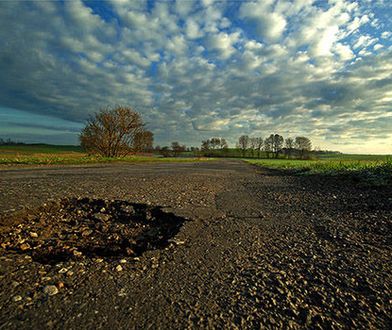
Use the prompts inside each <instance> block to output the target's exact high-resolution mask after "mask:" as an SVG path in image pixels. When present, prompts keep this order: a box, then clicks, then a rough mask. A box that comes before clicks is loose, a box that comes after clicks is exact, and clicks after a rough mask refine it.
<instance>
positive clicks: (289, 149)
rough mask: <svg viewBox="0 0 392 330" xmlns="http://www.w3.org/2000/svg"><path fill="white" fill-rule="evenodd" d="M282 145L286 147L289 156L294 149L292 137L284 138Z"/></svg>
mask: <svg viewBox="0 0 392 330" xmlns="http://www.w3.org/2000/svg"><path fill="white" fill-rule="evenodd" d="M284 146H285V148H286V154H287V157H288V158H290V157H291V154H292V153H293V149H294V139H293V138H290V137H289V138H287V139H286V140H284Z"/></svg>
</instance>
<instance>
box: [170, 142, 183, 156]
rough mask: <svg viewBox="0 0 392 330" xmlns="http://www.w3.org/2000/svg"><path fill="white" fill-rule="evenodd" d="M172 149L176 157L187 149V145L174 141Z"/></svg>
mask: <svg viewBox="0 0 392 330" xmlns="http://www.w3.org/2000/svg"><path fill="white" fill-rule="evenodd" d="M171 149H172V150H173V154H174V157H177V156H178V155H179V154H180V153H181V152H184V151H185V150H186V146H185V145H180V144H179V143H178V142H177V141H175V142H172V144H171Z"/></svg>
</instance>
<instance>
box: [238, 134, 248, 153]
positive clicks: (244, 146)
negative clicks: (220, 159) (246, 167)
mask: <svg viewBox="0 0 392 330" xmlns="http://www.w3.org/2000/svg"><path fill="white" fill-rule="evenodd" d="M248 147H249V136H248V135H241V136H240V137H239V139H238V148H239V149H240V150H241V154H242V157H245V155H246V150H248Z"/></svg>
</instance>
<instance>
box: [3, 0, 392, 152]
mask: <svg viewBox="0 0 392 330" xmlns="http://www.w3.org/2000/svg"><path fill="white" fill-rule="evenodd" d="M391 15H392V2H390V1H381V0H378V1H367V0H361V1H360V0H358V1H352V0H350V1H348V0H347V1H344V0H339V1H336V0H330V1H314V0H290V1H289V0H260V1H249V2H239V1H224V2H223V1H222V2H220V1H177V2H167V1H162V2H161V1H155V2H152V1H119V0H113V1H81V0H73V1H63V2H54V1H53V2H50V1H2V2H0V40H2V47H1V49H0V86H1V88H0V113H2V116H1V118H5V119H4V120H3V123H2V124H1V125H0V135H3V134H4V135H5V133H7V137H8V136H10V137H13V135H12V134H13V133H12V132H15V134H14V136H17V137H18V138H19V139H23V138H25V139H27V140H34V138H35V139H36V140H37V139H38V140H40V141H43V142H45V141H46V142H50V141H53V140H55V141H57V142H62V143H74V142H75V141H76V137H77V129H76V128H79V127H81V125H82V123H83V121H84V120H85V119H86V118H87V117H88V115H89V114H92V113H94V112H95V111H97V109H99V108H100V107H103V106H106V105H108V104H129V105H132V106H133V107H135V109H136V110H138V111H140V112H141V113H142V115H143V117H144V118H145V121H146V122H147V124H148V127H149V128H150V129H151V130H152V131H153V132H154V134H155V138H156V142H157V143H159V144H167V143H170V142H171V141H173V140H180V141H181V142H183V143H186V144H194V145H198V144H199V143H200V141H201V139H204V138H207V137H211V136H224V137H226V138H227V139H228V140H229V141H230V142H231V143H234V142H235V140H236V139H237V138H238V136H240V135H241V134H249V135H259V136H265V135H267V134H270V133H272V132H278V133H280V134H282V135H285V136H296V135H307V136H309V137H311V138H312V139H313V140H314V144H315V145H319V146H321V147H324V148H332V149H340V150H343V151H352V152H358V151H361V152H391V151H392V147H391V146H392V130H391V127H392V61H391V58H392V26H391V20H390V17H391ZM10 109H15V110H13V111H11V110H10ZM21 113H23V114H24V115H23V116H22V117H21ZM37 116H38V117H37ZM16 117H18V119H17V120H16V119H15V118H16ZM37 118H40V119H42V120H41V126H39V125H38V124H36V123H35V122H36V121H37V120H36V119H37ZM45 118H46V119H45ZM45 120H47V121H48V123H50V124H48V125H46V123H45ZM55 120H57V123H54V121H55ZM42 121H43V122H42ZM32 122H33V123H35V124H34V125H32ZM67 127H68V128H67ZM22 128H23V132H24V133H23V132H22V131H21V129H22ZM51 128H52V129H51ZM56 131H57V132H58V134H57V137H56V138H54V137H53V136H55V135H56Z"/></svg>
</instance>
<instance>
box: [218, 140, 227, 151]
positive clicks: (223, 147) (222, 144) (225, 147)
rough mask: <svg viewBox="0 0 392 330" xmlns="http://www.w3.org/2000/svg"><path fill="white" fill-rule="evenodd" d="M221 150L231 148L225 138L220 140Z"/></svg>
mask: <svg viewBox="0 0 392 330" xmlns="http://www.w3.org/2000/svg"><path fill="white" fill-rule="evenodd" d="M220 148H221V150H225V149H227V148H229V145H228V144H227V142H226V139H224V138H221V139H220Z"/></svg>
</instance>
